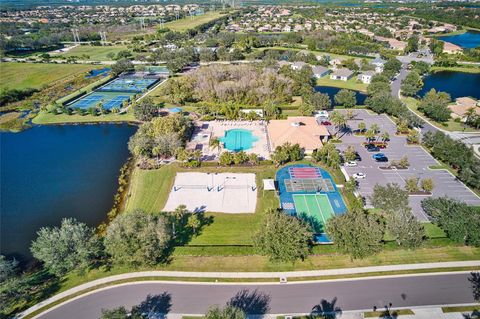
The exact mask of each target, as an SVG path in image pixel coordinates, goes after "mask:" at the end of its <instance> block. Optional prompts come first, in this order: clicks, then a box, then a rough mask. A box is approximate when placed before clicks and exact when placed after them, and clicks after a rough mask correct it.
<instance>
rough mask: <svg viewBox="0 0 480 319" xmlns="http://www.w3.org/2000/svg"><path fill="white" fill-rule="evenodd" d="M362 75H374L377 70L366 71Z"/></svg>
mask: <svg viewBox="0 0 480 319" xmlns="http://www.w3.org/2000/svg"><path fill="white" fill-rule="evenodd" d="M360 75H367V76H374V75H375V71H365V72H362V73H361V74H360Z"/></svg>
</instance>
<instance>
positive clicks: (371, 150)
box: [367, 146, 380, 152]
mask: <svg viewBox="0 0 480 319" xmlns="http://www.w3.org/2000/svg"><path fill="white" fill-rule="evenodd" d="M367 152H380V148H378V147H377V146H371V147H367Z"/></svg>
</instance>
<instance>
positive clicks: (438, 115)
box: [418, 89, 451, 122]
mask: <svg viewBox="0 0 480 319" xmlns="http://www.w3.org/2000/svg"><path fill="white" fill-rule="evenodd" d="M450 101H451V98H450V95H449V94H448V93H445V92H437V91H435V89H431V90H430V91H428V93H427V94H425V96H424V97H423V98H422V99H421V100H420V104H419V106H418V109H419V110H421V111H422V112H423V113H425V115H426V116H428V117H429V118H431V119H433V120H435V121H437V122H446V121H448V120H449V119H450V113H451V111H450V109H449V108H448V104H449V103H450Z"/></svg>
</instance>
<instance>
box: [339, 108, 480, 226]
mask: <svg viewBox="0 0 480 319" xmlns="http://www.w3.org/2000/svg"><path fill="white" fill-rule="evenodd" d="M356 112H357V114H358V115H357V117H356V118H355V119H354V120H351V121H349V122H348V125H349V126H350V127H351V128H352V129H353V130H355V129H356V128H357V127H358V123H360V122H364V123H365V124H366V125H367V128H368V127H370V125H372V124H373V123H377V124H378V126H379V127H380V131H381V132H388V133H389V134H390V139H391V140H390V142H389V147H388V148H387V149H385V150H382V151H381V152H382V153H384V154H385V155H386V156H387V157H388V159H389V162H390V161H391V160H399V159H400V158H402V157H403V156H405V155H406V156H407V157H408V160H409V162H410V167H409V168H408V169H406V170H397V171H393V170H381V169H380V168H379V167H380V166H388V163H377V162H376V161H375V160H374V159H373V158H372V155H373V154H374V153H370V152H367V151H366V150H365V148H364V147H363V146H362V145H361V143H362V142H364V141H365V138H363V137H358V136H354V135H353V134H345V135H344V136H343V137H342V141H343V143H342V144H339V145H338V146H337V148H338V149H339V150H344V149H346V148H347V146H348V145H353V146H354V147H355V149H356V150H357V152H358V153H359V154H360V156H361V157H362V161H360V162H359V163H358V166H357V167H346V170H347V172H348V174H349V175H350V176H351V175H352V174H354V173H358V172H362V173H365V174H366V175H367V177H366V178H365V179H363V180H359V192H360V194H361V195H362V196H364V197H365V198H366V203H367V205H371V203H370V200H369V196H370V195H372V193H373V187H374V186H375V185H376V184H381V185H386V184H387V183H397V184H399V185H400V186H402V187H403V186H404V185H405V180H406V179H408V178H409V177H415V176H416V177H418V178H420V179H424V178H431V179H433V182H434V185H435V188H434V190H433V194H432V196H434V197H441V196H448V197H451V198H455V199H458V200H461V201H464V202H466V203H467V204H469V205H480V198H479V197H478V196H477V195H475V194H474V193H473V192H472V191H471V190H470V189H469V188H467V187H466V186H465V185H464V184H463V183H462V182H460V181H459V180H457V179H456V178H455V177H454V176H453V175H451V174H450V173H449V172H448V171H446V170H431V169H429V168H428V167H429V166H432V165H438V164H439V163H438V162H437V161H436V160H435V159H434V158H433V157H432V156H431V155H430V154H429V153H428V152H427V151H425V150H424V149H423V148H422V147H420V146H408V145H407V144H406V138H405V137H403V136H396V135H395V131H396V128H395V124H394V123H393V122H392V121H391V120H390V119H389V118H388V117H387V116H386V115H373V114H372V113H369V112H367V111H366V110H357V111H356ZM380 134H381V133H380ZM424 198H427V196H410V198H409V202H410V206H411V207H412V210H413V213H414V215H415V216H416V217H417V218H418V219H419V220H421V221H426V220H428V218H427V215H426V214H425V213H424V212H423V210H422V208H421V204H420V202H421V201H422V199H424Z"/></svg>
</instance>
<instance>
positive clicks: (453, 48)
mask: <svg viewBox="0 0 480 319" xmlns="http://www.w3.org/2000/svg"><path fill="white" fill-rule="evenodd" d="M462 51H463V50H462V48H461V47H459V46H458V45H456V44H453V43H450V42H443V53H447V54H456V53H461V52H462Z"/></svg>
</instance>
